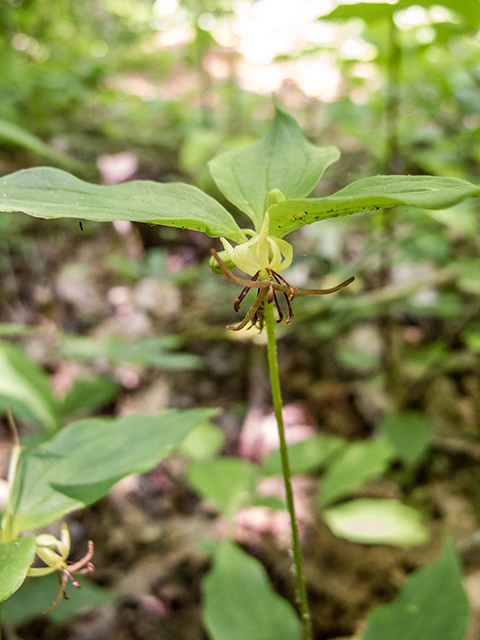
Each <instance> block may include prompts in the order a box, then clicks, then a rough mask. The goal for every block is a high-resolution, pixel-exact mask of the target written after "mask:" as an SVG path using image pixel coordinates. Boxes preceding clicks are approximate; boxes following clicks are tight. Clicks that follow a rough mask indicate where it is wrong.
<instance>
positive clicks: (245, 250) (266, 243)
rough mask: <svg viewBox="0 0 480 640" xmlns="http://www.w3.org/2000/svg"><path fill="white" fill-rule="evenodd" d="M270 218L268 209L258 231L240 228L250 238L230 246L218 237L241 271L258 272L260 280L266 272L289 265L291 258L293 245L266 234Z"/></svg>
mask: <svg viewBox="0 0 480 640" xmlns="http://www.w3.org/2000/svg"><path fill="white" fill-rule="evenodd" d="M269 223H270V219H269V216H268V211H267V213H266V214H265V218H264V219H263V224H262V227H261V229H260V233H256V232H255V231H253V229H242V231H243V233H244V234H245V235H248V236H251V238H250V240H247V242H245V243H243V244H239V245H237V246H236V247H235V248H234V247H232V245H231V244H230V242H229V241H228V240H227V239H226V238H220V240H221V242H222V244H223V247H224V249H225V251H226V253H227V256H228V257H229V258H230V260H231V261H232V262H233V263H234V265H235V266H237V267H238V268H239V269H241V270H242V271H245V273H248V274H249V275H250V276H254V275H255V274H256V273H257V272H259V279H260V280H268V272H269V270H270V271H275V272H277V273H278V272H279V271H283V270H284V269H286V268H287V267H289V266H290V264H291V262H292V258H293V247H292V245H291V244H290V243H289V242H287V241H286V240H281V239H280V238H273V237H271V236H269V235H268V226H269Z"/></svg>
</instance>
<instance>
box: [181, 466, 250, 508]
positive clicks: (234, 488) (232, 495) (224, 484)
mask: <svg viewBox="0 0 480 640" xmlns="http://www.w3.org/2000/svg"><path fill="white" fill-rule="evenodd" d="M256 477H257V469H256V467H255V465H253V464H252V463H251V462H249V461H248V460H242V459H241V458H233V457H230V456H224V457H222V458H217V459H216V460H207V461H204V462H193V463H192V464H190V465H189V467H188V481H189V483H190V484H191V485H192V487H193V488H194V489H195V490H196V491H198V493H200V494H201V495H202V496H203V497H204V498H207V499H209V500H213V502H214V503H215V505H216V506H217V507H218V509H219V511H220V512H221V513H222V514H223V515H225V516H227V517H232V516H233V515H234V514H235V511H237V510H238V509H239V508H240V507H241V506H242V503H243V502H245V498H246V497H248V494H249V493H250V492H252V491H253V489H254V487H255V480H256Z"/></svg>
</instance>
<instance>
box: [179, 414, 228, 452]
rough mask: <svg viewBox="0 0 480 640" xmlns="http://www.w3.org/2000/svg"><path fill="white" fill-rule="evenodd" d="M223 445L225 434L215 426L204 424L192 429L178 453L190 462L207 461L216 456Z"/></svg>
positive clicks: (208, 423) (209, 423)
mask: <svg viewBox="0 0 480 640" xmlns="http://www.w3.org/2000/svg"><path fill="white" fill-rule="evenodd" d="M224 443H225V433H224V432H223V431H222V429H220V427H217V425H216V424H212V423H211V422H205V423H204V424H199V425H198V426H197V427H195V429H192V431H190V433H189V434H188V436H187V437H186V438H185V439H184V440H183V441H182V443H181V445H180V447H179V451H180V452H181V453H183V454H184V455H185V456H187V457H189V458H191V459H192V460H207V459H209V458H213V457H214V456H216V455H218V454H219V453H220V451H221V450H222V447H223V445H224Z"/></svg>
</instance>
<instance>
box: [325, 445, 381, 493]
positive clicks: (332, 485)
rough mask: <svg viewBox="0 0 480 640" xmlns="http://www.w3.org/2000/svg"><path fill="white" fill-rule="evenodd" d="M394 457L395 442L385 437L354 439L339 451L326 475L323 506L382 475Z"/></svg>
mask: <svg viewBox="0 0 480 640" xmlns="http://www.w3.org/2000/svg"><path fill="white" fill-rule="evenodd" d="M392 457H393V449H392V446H391V444H390V443H389V442H388V441H387V440H386V439H384V438H376V439H375V440H365V441H359V442H352V443H351V444H349V445H347V446H345V448H344V449H343V450H342V451H341V452H340V453H339V454H338V456H337V457H336V458H335V459H334V460H333V462H332V464H331V465H330V466H329V468H328V470H327V472H326V473H325V477H324V478H323V484H322V491H321V494H320V498H321V503H322V505H326V504H328V503H330V502H333V501H334V500H338V499H339V498H343V497H344V496H346V495H348V494H349V493H351V492H352V491H355V490H356V489H359V488H360V487H362V486H363V485H364V484H365V483H366V482H367V481H368V480H372V479H373V478H378V476H381V475H382V474H383V473H384V472H385V471H386V470H387V469H388V466H389V464H390V461H391V459H392Z"/></svg>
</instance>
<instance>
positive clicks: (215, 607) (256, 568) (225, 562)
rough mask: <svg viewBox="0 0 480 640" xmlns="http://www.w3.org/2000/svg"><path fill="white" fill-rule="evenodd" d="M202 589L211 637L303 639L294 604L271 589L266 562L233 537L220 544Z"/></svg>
mask: <svg viewBox="0 0 480 640" xmlns="http://www.w3.org/2000/svg"><path fill="white" fill-rule="evenodd" d="M202 591H203V599H202V615H203V620H204V623H205V626H206V628H207V631H208V633H209V636H210V638H211V640H226V639H227V638H228V640H253V639H254V640H300V632H299V627H298V622H297V618H296V615H295V613H294V609H293V607H292V606H291V605H290V604H289V603H288V602H287V601H286V600H284V599H283V598H282V597H281V596H279V595H278V594H277V593H275V591H274V590H273V589H272V587H271V585H270V581H269V579H268V575H267V572H266V570H265V568H264V567H263V565H262V564H260V562H259V561H258V560H255V558H252V557H251V556H249V555H247V554H246V553H245V552H244V551H242V550H241V549H239V548H238V547H237V546H236V545H235V544H234V543H233V542H231V541H230V540H224V541H223V542H222V543H221V544H220V545H219V547H218V548H217V551H216V553H215V557H214V566H213V569H212V570H211V571H210V573H209V574H208V575H207V577H206V578H205V579H204V581H203V583H202Z"/></svg>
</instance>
